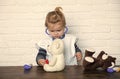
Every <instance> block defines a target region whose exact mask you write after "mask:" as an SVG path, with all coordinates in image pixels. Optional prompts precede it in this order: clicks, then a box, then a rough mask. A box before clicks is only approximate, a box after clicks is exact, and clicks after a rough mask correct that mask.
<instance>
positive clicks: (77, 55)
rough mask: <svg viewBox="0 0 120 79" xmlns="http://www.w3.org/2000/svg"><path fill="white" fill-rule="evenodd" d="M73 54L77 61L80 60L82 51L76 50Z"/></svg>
mask: <svg viewBox="0 0 120 79" xmlns="http://www.w3.org/2000/svg"><path fill="white" fill-rule="evenodd" d="M75 55H76V58H77V61H80V60H81V59H82V53H81V52H77V53H76V54H75Z"/></svg>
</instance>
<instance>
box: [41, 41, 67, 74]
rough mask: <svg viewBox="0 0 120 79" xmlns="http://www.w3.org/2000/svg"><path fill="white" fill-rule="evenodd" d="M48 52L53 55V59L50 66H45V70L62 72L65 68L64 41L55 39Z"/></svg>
mask: <svg viewBox="0 0 120 79" xmlns="http://www.w3.org/2000/svg"><path fill="white" fill-rule="evenodd" d="M47 51H48V52H49V53H51V54H52V58H51V60H49V63H48V64H45V65H44V66H43V68H44V70H45V71H47V72H55V71H62V70H63V69H64V67H65V60H64V43H63V41H62V39H55V40H54V41H53V42H52V44H51V45H49V46H48V48H47Z"/></svg>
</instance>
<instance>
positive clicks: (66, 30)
mask: <svg viewBox="0 0 120 79" xmlns="http://www.w3.org/2000/svg"><path fill="white" fill-rule="evenodd" d="M67 32H68V27H65V31H64V34H66V33H67ZM45 33H46V34H47V35H50V34H49V32H48V28H46V29H45Z"/></svg>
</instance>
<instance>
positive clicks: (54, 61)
mask: <svg viewBox="0 0 120 79" xmlns="http://www.w3.org/2000/svg"><path fill="white" fill-rule="evenodd" d="M56 62H57V58H56V57H53V58H52V59H51V61H50V63H49V65H50V66H54V65H55V64H56Z"/></svg>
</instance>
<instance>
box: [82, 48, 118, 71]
mask: <svg viewBox="0 0 120 79" xmlns="http://www.w3.org/2000/svg"><path fill="white" fill-rule="evenodd" d="M94 53H95V52H92V51H88V50H85V57H84V60H83V67H84V70H96V69H98V68H101V69H102V70H106V69H107V68H113V67H114V66H115V60H116V58H115V57H112V56H108V55H107V53H105V52H104V51H101V52H100V53H99V55H98V56H97V58H95V57H93V54H94Z"/></svg>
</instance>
